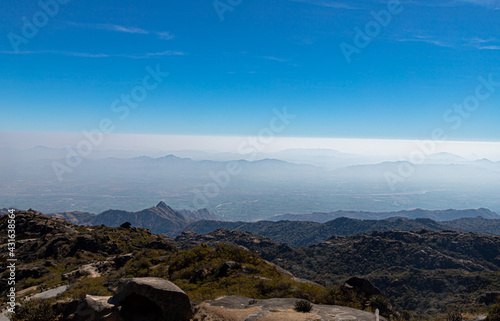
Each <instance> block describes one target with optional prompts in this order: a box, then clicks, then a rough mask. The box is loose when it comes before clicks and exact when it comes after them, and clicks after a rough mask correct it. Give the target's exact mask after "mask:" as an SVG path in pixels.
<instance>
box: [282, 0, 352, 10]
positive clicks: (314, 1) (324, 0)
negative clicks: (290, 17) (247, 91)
mask: <svg viewBox="0 0 500 321" xmlns="http://www.w3.org/2000/svg"><path fill="white" fill-rule="evenodd" d="M291 1H294V2H302V3H307V4H310V5H314V6H320V7H327V8H335V9H345V10H359V9H361V8H360V7H356V6H353V5H352V4H351V3H348V2H340V1H332V0H291Z"/></svg>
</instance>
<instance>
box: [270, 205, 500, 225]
mask: <svg viewBox="0 0 500 321" xmlns="http://www.w3.org/2000/svg"><path fill="white" fill-rule="evenodd" d="M477 216H481V217H483V218H486V219H500V215H498V214H496V213H493V212H492V211H490V210H488V209H486V208H480V209H469V210H453V209H448V210H435V211H429V210H423V209H415V210H411V211H398V212H377V213H373V212H357V211H336V212H330V213H312V214H282V215H275V216H272V217H269V218H267V219H266V220H267V221H310V222H318V223H325V222H328V221H331V220H333V219H336V218H339V217H347V218H354V219H359V220H382V219H386V218H390V217H404V218H409V219H417V218H430V219H431V220H434V221H450V220H455V219H459V218H466V217H470V218H474V217H477Z"/></svg>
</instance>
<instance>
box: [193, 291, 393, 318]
mask: <svg viewBox="0 0 500 321" xmlns="http://www.w3.org/2000/svg"><path fill="white" fill-rule="evenodd" d="M297 301H298V299H267V300H253V299H250V298H245V297H241V296H227V297H223V298H219V299H216V300H213V301H209V302H205V303H202V304H201V305H200V306H199V307H198V310H197V311H196V314H195V316H194V318H193V320H194V321H221V320H224V321H271V320H273V321H278V320H297V321H299V320H302V321H306V320H318V321H319V320H356V321H374V320H375V319H376V317H375V314H374V313H371V312H366V311H361V310H356V309H352V308H347V307H343V306H336V305H317V304H313V305H312V309H311V311H310V312H308V313H302V312H297V311H295V309H294V307H295V303H296V302H297ZM380 320H382V321H385V318H383V317H380Z"/></svg>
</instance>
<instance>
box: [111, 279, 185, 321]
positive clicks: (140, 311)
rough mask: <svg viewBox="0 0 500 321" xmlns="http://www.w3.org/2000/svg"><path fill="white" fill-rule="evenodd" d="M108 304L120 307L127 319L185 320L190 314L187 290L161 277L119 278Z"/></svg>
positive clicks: (131, 320)
mask: <svg viewBox="0 0 500 321" xmlns="http://www.w3.org/2000/svg"><path fill="white" fill-rule="evenodd" d="M109 303H111V304H114V305H116V306H121V312H120V314H121V316H122V317H123V318H124V319H125V320H127V321H139V320H155V321H188V320H189V319H190V318H191V316H192V310H191V302H190V301H189V298H188V296H187V295H186V293H184V291H182V290H181V289H180V288H179V287H177V286H176V285H175V284H173V283H172V282H170V281H167V280H164V279H160V278H152V277H147V278H131V279H122V280H120V281H119V282H118V283H117V289H116V294H115V295H114V296H113V297H112V298H111V300H110V301H109Z"/></svg>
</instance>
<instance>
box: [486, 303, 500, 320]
mask: <svg viewBox="0 0 500 321" xmlns="http://www.w3.org/2000/svg"><path fill="white" fill-rule="evenodd" d="M486 320H487V321H500V304H496V305H494V306H493V307H492V308H491V309H490V310H489V311H488V317H487V318H486Z"/></svg>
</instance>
